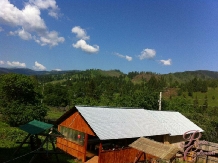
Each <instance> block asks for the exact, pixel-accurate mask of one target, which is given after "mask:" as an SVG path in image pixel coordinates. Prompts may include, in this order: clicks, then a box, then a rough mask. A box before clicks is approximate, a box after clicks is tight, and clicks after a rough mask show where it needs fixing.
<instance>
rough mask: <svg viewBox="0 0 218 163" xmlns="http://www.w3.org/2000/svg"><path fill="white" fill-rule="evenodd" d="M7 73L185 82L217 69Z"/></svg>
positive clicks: (216, 75) (7, 70) (204, 77)
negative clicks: (162, 71)
mask: <svg viewBox="0 0 218 163" xmlns="http://www.w3.org/2000/svg"><path fill="white" fill-rule="evenodd" d="M7 73H17V74H24V75H37V76H41V75H43V76H45V75H46V76H54V75H55V76H56V77H55V78H54V79H58V80H60V79H66V78H71V77H76V76H78V75H82V76H86V77H94V76H98V75H101V76H111V77H119V76H120V75H124V76H127V77H129V78H130V79H131V80H132V81H133V82H134V83H138V82H141V81H142V80H146V81H148V80H149V79H150V78H151V76H155V77H156V78H160V77H164V78H165V80H166V81H167V82H175V81H177V82H179V83H183V82H187V81H190V80H192V79H193V78H195V77H197V78H199V79H202V80H207V79H218V72H217V71H209V70H197V71H185V72H176V73H169V74H157V73H152V72H129V73H128V74H124V73H123V72H121V71H120V70H108V71H106V70H100V69H89V70H85V71H82V70H65V71H54V70H53V71H35V70H32V69H28V68H0V74H7Z"/></svg>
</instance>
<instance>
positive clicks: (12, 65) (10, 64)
mask: <svg viewBox="0 0 218 163" xmlns="http://www.w3.org/2000/svg"><path fill="white" fill-rule="evenodd" d="M7 65H8V66H11V67H22V68H25V67H26V64H25V63H20V62H16V61H13V62H10V61H7Z"/></svg>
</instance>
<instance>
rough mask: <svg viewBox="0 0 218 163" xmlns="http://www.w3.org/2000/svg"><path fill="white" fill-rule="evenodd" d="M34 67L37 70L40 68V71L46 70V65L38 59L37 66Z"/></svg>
mask: <svg viewBox="0 0 218 163" xmlns="http://www.w3.org/2000/svg"><path fill="white" fill-rule="evenodd" d="M33 68H34V69H35V70H40V71H43V70H46V67H45V66H43V65H42V64H40V63H38V62H37V61H35V66H33Z"/></svg>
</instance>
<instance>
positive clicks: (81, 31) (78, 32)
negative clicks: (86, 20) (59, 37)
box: [71, 26, 90, 40]
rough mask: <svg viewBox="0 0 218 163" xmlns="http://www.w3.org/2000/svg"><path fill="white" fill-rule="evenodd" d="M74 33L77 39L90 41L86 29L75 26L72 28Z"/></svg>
mask: <svg viewBox="0 0 218 163" xmlns="http://www.w3.org/2000/svg"><path fill="white" fill-rule="evenodd" d="M71 31H72V33H75V34H76V37H77V38H78V39H83V40H89V39H90V37H89V36H87V34H86V31H85V30H84V29H82V28H81V27H80V26H75V27H73V28H72V30H71Z"/></svg>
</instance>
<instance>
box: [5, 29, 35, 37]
mask: <svg viewBox="0 0 218 163" xmlns="http://www.w3.org/2000/svg"><path fill="white" fill-rule="evenodd" d="M9 34H10V35H13V36H16V35H18V36H20V38H21V39H23V40H31V39H32V35H31V34H30V33H29V32H27V31H25V30H24V29H18V30H17V31H14V32H12V31H10V32H9Z"/></svg>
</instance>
